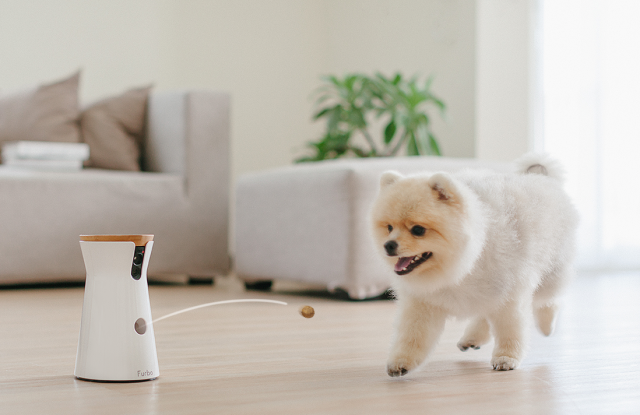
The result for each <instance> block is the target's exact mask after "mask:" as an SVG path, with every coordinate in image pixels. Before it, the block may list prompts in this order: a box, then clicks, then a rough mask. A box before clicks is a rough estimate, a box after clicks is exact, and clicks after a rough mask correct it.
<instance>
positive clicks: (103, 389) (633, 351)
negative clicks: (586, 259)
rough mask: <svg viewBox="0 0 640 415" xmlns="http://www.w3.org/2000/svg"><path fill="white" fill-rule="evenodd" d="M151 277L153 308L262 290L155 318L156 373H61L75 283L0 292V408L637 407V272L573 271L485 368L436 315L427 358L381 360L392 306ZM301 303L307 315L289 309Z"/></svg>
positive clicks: (597, 410)
mask: <svg viewBox="0 0 640 415" xmlns="http://www.w3.org/2000/svg"><path fill="white" fill-rule="evenodd" d="M275 288H276V292H274V293H266V294H264V293H262V294H260V293H259V294H256V293H245V292H244V291H243V290H242V287H241V285H240V284H239V283H238V282H237V281H236V280H235V279H233V278H231V277H227V278H224V279H220V280H218V281H217V283H216V285H215V286H214V287H211V286H152V287H151V292H150V297H151V305H152V312H153V315H154V318H158V317H160V316H162V315H165V314H168V313H170V312H173V311H176V310H179V309H182V308H185V307H189V306H193V305H197V304H201V303H207V302H211V301H217V300H225V299H233V298H268V299H276V300H282V301H286V302H288V303H289V305H288V306H279V305H273V304H232V305H225V306H217V307H210V308H203V309H200V310H196V311H192V312H190V313H185V314H181V315H178V316H175V317H172V318H168V319H166V320H163V321H160V322H157V323H156V325H155V332H156V344H157V349H158V357H159V362H160V371H161V374H160V377H159V378H158V379H157V380H154V381H149V382H142V383H129V384H114V383H94V382H85V381H81V380H77V379H75V378H74V377H73V370H74V364H75V354H76V344H77V339H78V332H79V329H80V315H81V309H82V296H83V290H82V288H55V289H25V290H15V289H13V290H0V414H81V413H84V414H89V413H90V414H156V413H158V414H159V413H163V414H295V415H307V414H359V413H363V414H413V413H420V414H465V415H468V414H473V415H481V414H545V415H548V414H563V415H566V414H640V357H639V356H640V355H639V352H638V350H639V349H640V273H628V274H615V275H595V276H588V275H583V276H581V277H580V278H579V279H578V280H577V282H576V283H575V284H574V286H573V289H572V291H571V293H570V295H569V296H568V298H567V301H566V306H565V308H564V309H563V312H562V314H561V317H560V321H559V324H558V328H557V331H556V334H555V335H554V336H553V337H551V338H543V337H542V336H541V335H540V334H538V333H535V334H534V335H533V336H532V344H531V349H530V352H529V354H528V357H527V358H526V360H525V361H524V363H523V365H522V366H521V368H520V369H518V370H515V371H510V372H494V371H492V370H491V368H490V366H489V359H490V353H491V351H490V350H491V347H490V346H489V347H485V348H484V349H482V350H479V351H470V352H466V353H462V352H460V351H459V350H458V349H457V348H456V346H455V344H456V342H457V340H458V337H459V336H460V335H461V333H462V330H463V324H462V322H456V321H451V322H449V323H448V326H447V329H446V331H445V334H444V336H443V338H442V340H441V341H440V344H439V346H438V347H437V349H436V351H435V352H434V354H433V356H432V357H431V359H430V361H429V362H428V363H427V364H426V365H425V366H424V367H423V368H421V369H420V370H419V371H418V372H416V373H414V374H413V375H411V376H409V377H407V378H401V379H397V378H393V379H392V378H390V377H388V376H387V374H386V371H385V367H384V366H385V361H386V354H387V350H388V347H389V339H390V333H389V332H390V330H391V326H392V321H393V314H394V308H395V305H394V303H393V302H392V301H384V300H380V301H369V302H349V301H344V300H340V299H336V298H330V297H328V296H327V295H323V294H322V293H320V292H291V287H290V286H286V285H276V287H275ZM305 304H308V305H311V306H313V307H314V308H315V310H316V315H315V317H313V318H311V319H305V318H303V317H301V316H300V315H299V314H298V309H299V307H300V306H302V305H305Z"/></svg>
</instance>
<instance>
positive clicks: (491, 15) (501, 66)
mask: <svg viewBox="0 0 640 415" xmlns="http://www.w3.org/2000/svg"><path fill="white" fill-rule="evenodd" d="M476 7H477V15H476V16H477V36H476V44H477V49H476V57H477V61H476V62H477V63H476V72H475V76H476V85H477V90H476V92H477V93H476V97H475V98H476V102H475V108H476V112H475V116H476V126H477V129H476V135H475V155H476V156H477V157H478V158H481V159H487V160H502V161H510V160H513V159H515V158H517V157H519V156H520V155H522V154H523V153H525V152H527V151H531V150H534V149H536V150H541V137H540V134H541V131H540V129H539V123H540V122H541V120H540V118H539V117H541V113H542V110H541V105H542V102H541V99H542V98H541V95H540V93H539V92H538V91H541V78H540V70H541V69H540V65H539V56H538V54H540V50H539V47H540V46H541V40H540V39H538V38H537V37H536V36H535V34H536V30H535V29H537V27H536V26H537V25H538V24H539V21H538V18H539V15H538V9H539V2H538V0H478V1H477V2H476Z"/></svg>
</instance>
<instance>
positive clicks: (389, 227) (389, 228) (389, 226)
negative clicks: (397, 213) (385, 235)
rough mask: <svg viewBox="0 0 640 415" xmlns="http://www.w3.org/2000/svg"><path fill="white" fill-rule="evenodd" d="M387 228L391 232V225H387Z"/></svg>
mask: <svg viewBox="0 0 640 415" xmlns="http://www.w3.org/2000/svg"><path fill="white" fill-rule="evenodd" d="M387 230H388V231H389V233H391V231H392V230H393V226H391V225H387Z"/></svg>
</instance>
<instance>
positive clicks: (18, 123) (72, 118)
mask: <svg viewBox="0 0 640 415" xmlns="http://www.w3.org/2000/svg"><path fill="white" fill-rule="evenodd" d="M79 79H80V72H77V73H75V74H73V75H72V76H71V77H69V78H66V79H63V80H61V81H57V82H54V83H50V84H45V85H41V86H38V87H35V88H31V89H28V90H23V91H18V92H15V93H11V94H7V95H0V144H2V143H3V142H6V141H20V140H33V141H60V142H71V143H77V142H79V141H80V129H79V126H78V115H79V109H78V81H79Z"/></svg>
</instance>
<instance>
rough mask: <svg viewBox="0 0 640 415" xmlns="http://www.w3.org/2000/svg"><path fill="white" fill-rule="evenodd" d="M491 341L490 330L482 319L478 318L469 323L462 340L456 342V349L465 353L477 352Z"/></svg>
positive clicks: (485, 320)
mask: <svg viewBox="0 0 640 415" xmlns="http://www.w3.org/2000/svg"><path fill="white" fill-rule="evenodd" d="M490 340H491V328H490V327H489V322H488V321H487V319H486V318H484V317H478V318H476V319H474V320H472V321H471V323H469V325H468V326H467V328H466V330H465V331H464V334H463V335H462V338H461V339H460V341H459V342H458V349H460V350H462V351H463V352H466V351H467V350H469V349H475V350H478V349H479V348H480V346H483V345H485V344H487V343H489V341H490Z"/></svg>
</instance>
